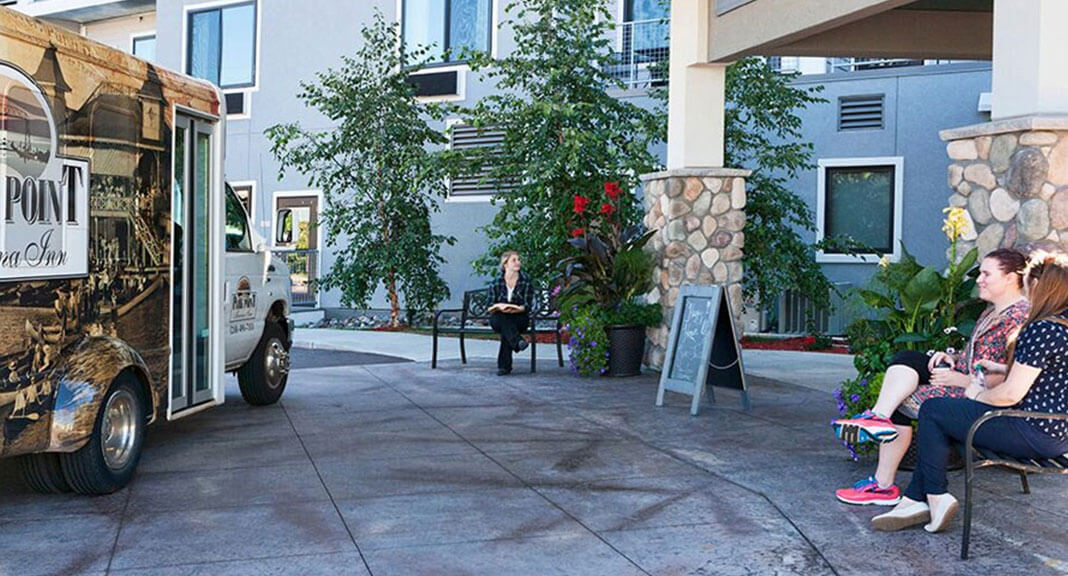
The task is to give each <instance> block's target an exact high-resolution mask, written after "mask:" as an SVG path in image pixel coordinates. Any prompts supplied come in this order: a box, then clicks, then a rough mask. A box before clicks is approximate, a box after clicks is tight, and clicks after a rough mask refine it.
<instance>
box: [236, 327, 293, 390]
mask: <svg viewBox="0 0 1068 576" xmlns="http://www.w3.org/2000/svg"><path fill="white" fill-rule="evenodd" d="M288 379H289V349H288V348H286V344H285V333H284V332H283V331H282V327H281V326H279V325H278V324H277V323H276V322H268V323H267V324H265V325H264V327H263V336H262V337H261V338H260V342H259V344H257V345H256V350H255V351H254V352H253V353H252V357H251V358H249V359H248V362H245V365H244V366H242V367H241V368H240V369H239V370H238V371H237V383H238V385H239V386H240V388H241V396H242V397H243V398H244V399H245V402H248V403H249V404H252V405H253V406H266V405H268V404H274V403H275V402H278V399H279V398H281V397H282V392H284V391H285V389H286V381H287V380H288Z"/></svg>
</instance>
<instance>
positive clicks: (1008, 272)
mask: <svg viewBox="0 0 1068 576" xmlns="http://www.w3.org/2000/svg"><path fill="white" fill-rule="evenodd" d="M1024 264H1026V261H1025V259H1024V256H1023V254H1020V253H1019V252H1017V251H1016V250H1010V249H1004V248H1003V249H1000V250H995V251H993V252H991V253H990V254H987V255H986V257H984V258H983V260H982V262H980V264H979V279H978V281H977V284H978V286H979V297H980V298H981V299H983V300H985V301H987V302H989V303H990V306H989V307H988V308H987V309H986V311H984V312H983V314H982V315H981V316H980V317H979V321H978V322H977V323H976V325H975V330H974V331H973V332H972V337H971V340H970V341H969V342H968V347H967V349H966V350H965V353H964V354H963V355H961V356H955V355H952V354H950V353H948V352H936V353H935V354H934V355H932V356H931V357H930V358H928V357H927V355H925V354H923V353H922V352H917V351H915V350H904V351H901V352H898V353H897V354H896V355H895V356H894V359H893V360H892V361H891V362H890V367H889V368H887V370H886V376H884V377H883V386H882V388H881V389H880V390H879V399H878V400H877V401H876V403H875V406H873V407H872V408H871V409H870V410H867V411H865V412H863V413H861V414H858V415H856V416H853V417H852V418H845V419H840V420H836V421H835V422H834V431H835V433H836V434H837V435H838V437H839V438H842V439H846V440H848V441H850V442H852V443H860V442H879V443H881V445H880V446H879V464H878V466H877V468H876V470H875V475H874V476H869V477H867V478H865V479H864V480H861V481H859V482H857V483H856V484H854V485H853V487H851V488H842V489H839V490H837V491H836V492H835V496H836V497H837V498H838V500H840V501H842V502H845V503H846V504H856V505H878V506H893V505H895V504H897V503H898V502H899V501H900V500H901V491H900V490H899V489H898V487H897V486H896V485H895V484H894V477H895V476H896V475H897V468H898V466H899V465H900V464H901V459H902V458H904V457H905V452H906V451H908V448H909V444H910V443H911V441H912V420H913V419H914V418H915V417H916V415H917V412H918V410H919V406H920V405H921V404H923V403H924V402H925V401H926V400H927V399H929V398H935V397H940V396H951V397H953V396H955V397H963V396H964V390H965V388H966V387H967V386H968V385H969V384H970V383H971V381H972V380H973V379H976V378H977V376H978V375H977V373H976V370H975V369H974V366H975V363H976V362H979V361H991V362H995V363H998V364H999V365H1002V366H1004V364H1005V362H1007V360H1008V354H1007V351H1008V341H1009V337H1010V334H1014V333H1015V331H1016V330H1018V329H1019V327H1020V326H1021V325H1022V324H1023V323H1024V320H1026V319H1027V312H1028V310H1029V304H1028V302H1027V298H1025V297H1024V295H1023V269H1024ZM1002 379H1003V376H1002V375H1000V374H992V375H990V377H989V378H987V381H986V385H987V386H989V387H991V388H992V387H994V386H996V385H997V384H999V383H1000V382H1001V381H1002Z"/></svg>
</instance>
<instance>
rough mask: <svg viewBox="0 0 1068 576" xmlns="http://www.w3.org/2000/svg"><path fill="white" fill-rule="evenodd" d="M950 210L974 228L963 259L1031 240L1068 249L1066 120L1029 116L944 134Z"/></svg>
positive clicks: (963, 249)
mask: <svg viewBox="0 0 1068 576" xmlns="http://www.w3.org/2000/svg"><path fill="white" fill-rule="evenodd" d="M941 137H942V139H943V140H945V141H946V142H947V144H946V152H947V154H948V155H949V158H950V161H951V163H950V165H949V169H948V172H947V178H948V180H947V183H948V184H949V187H950V188H951V189H952V190H953V194H952V195H950V197H949V205H950V206H960V207H964V208H966V209H967V211H968V217H969V218H970V219H971V222H972V224H973V226H972V230H971V231H970V232H969V233H968V234H966V235H965V236H963V237H962V240H963V242H962V243H961V244H960V245H959V246H958V251H957V253H958V255H960V254H964V253H965V252H967V250H969V249H970V248H971V247H972V246H978V247H979V253H980V254H986V253H988V252H990V251H992V250H995V249H997V248H1003V247H1012V246H1017V245H1020V244H1029V243H1043V242H1044V243H1055V244H1058V245H1060V246H1061V247H1065V246H1068V118H1060V117H1027V118H1014V119H1010V120H1000V121H995V122H990V123H987V124H979V125H976V126H968V127H965V128H956V129H952V130H944V131H942V133H941Z"/></svg>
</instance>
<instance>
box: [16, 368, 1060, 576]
mask: <svg viewBox="0 0 1068 576" xmlns="http://www.w3.org/2000/svg"><path fill="white" fill-rule="evenodd" d="M295 354H296V359H297V362H298V369H296V370H294V372H293V374H292V376H291V378H290V383H289V389H288V390H287V392H286V396H285V397H284V398H283V400H282V402H281V403H280V404H279V405H277V406H272V407H267V408H251V407H248V406H246V405H245V404H244V403H243V402H242V401H241V398H240V395H239V394H238V393H237V391H236V387H235V386H232V387H231V390H230V394H229V396H228V398H227V404H226V405H224V406H222V407H219V408H216V409H213V410H209V411H207V412H205V413H202V414H200V415H196V416H193V417H190V418H188V419H185V420H181V421H178V422H175V423H170V424H165V425H161V426H158V427H156V428H153V429H151V430H150V433H149V439H148V442H147V446H146V451H145V453H144V457H143V459H142V461H141V468H140V471H139V474H138V476H137V477H136V478H135V480H134V482H133V484H132V486H131V487H130V488H128V489H126V490H124V491H122V492H119V493H117V494H114V495H112V496H107V497H101V498H85V497H77V496H40V495H36V494H33V493H31V492H29V491H28V489H27V488H25V487H24V486H23V485H22V483H21V481H20V480H19V479H18V477H17V475H16V474H15V471H14V470H13V467H12V466H11V463H10V462H9V461H0V550H3V551H5V554H3V555H0V575H8V574H10V575H16V574H17V575H19V576H31V575H36V574H153V575H155V574H164V575H169V574H183V575H184V574H211V575H215V574H256V575H260V574H356V575H363V574H373V575H375V576H391V575H409V574H410V575H450V576H451V575H461V574H463V575H469V574H470V575H475V574H478V575H482V574H484V575H493V576H497V575H505V574H507V575H531V576H545V575H551V574H561V575H565V574H566V575H605V576H619V575H630V574H663V575H675V574H680V575H681V574H694V575H696V574H705V575H711V574H717V575H718V574H724V575H733V574H739V575H741V574H880V575H885V574H913V573H915V574H1022V573H1027V574H1058V573H1064V572H1065V571H1066V568H1068V564H1066V563H1065V562H1066V561H1068V548H1066V547H1065V542H1068V512H1066V509H1068V507H1066V506H1065V504H1066V503H1068V481H1065V480H1064V479H1063V478H1050V477H1043V478H1036V479H1034V480H1033V482H1032V488H1033V495H1031V496H1023V495H1021V494H1019V488H1018V482H1017V480H1016V478H1015V477H1014V476H1012V475H1009V474H1002V473H998V472H983V473H982V474H983V476H982V478H983V480H982V482H981V484H980V491H979V495H978V497H979V499H980V504H979V506H978V508H977V509H976V521H975V530H974V536H973V547H972V553H973V559H972V560H969V561H968V562H961V561H959V560H958V559H957V558H958V556H957V555H958V547H959V545H960V527H959V523H958V525H957V526H955V527H954V528H953V529H951V530H950V531H949V532H948V533H945V534H940V535H928V534H926V533H925V532H923V531H922V530H909V531H904V532H900V533H895V534H882V533H874V532H872V531H871V530H870V529H869V520H870V518H871V516H873V515H874V514H875V513H876V511H875V510H871V509H866V508H856V507H849V506H844V505H840V504H838V503H837V502H835V501H834V498H833V495H832V492H833V488H835V487H839V486H843V485H847V484H848V483H851V482H852V481H854V480H856V479H857V478H858V477H860V476H861V475H864V474H867V473H868V472H869V468H870V467H869V466H866V465H860V464H855V463H853V462H851V461H849V460H848V459H847V458H846V452H845V450H844V449H842V448H841V447H840V446H838V445H836V443H835V441H834V440H833V439H832V437H831V435H830V430H829V426H828V425H827V422H828V418H829V417H830V415H831V412H832V411H833V402H832V401H831V400H830V397H829V395H828V394H827V393H826V392H821V391H817V390H812V389H807V388H802V387H798V386H795V385H790V384H784V383H780V382H777V381H773V380H768V379H763V378H759V377H751V378H750V386H751V388H752V399H753V410H752V412H750V413H744V412H742V411H741V410H740V405H739V402H738V395H737V394H736V393H733V392H730V391H723V390H717V399H718V401H719V402H718V403H717V404H716V405H714V406H708V407H705V408H704V409H703V411H702V413H701V415H700V416H698V417H690V416H689V414H688V408H689V402H688V399H687V398H685V397H682V396H674V395H669V397H668V400H669V401H668V405H667V406H666V407H663V408H656V407H654V406H653V401H654V398H655V393H656V387H657V383H656V379H655V377H653V376H643V377H638V378H628V379H618V380H613V379H603V378H602V379H579V378H576V377H572V376H570V375H569V374H567V373H566V371H564V370H561V369H558V368H555V367H554V366H553V363H552V362H551V361H547V362H545V363H544V364H542V365H541V366H540V367H539V372H538V374H537V375H536V376H531V375H529V374H526V373H525V364H524V362H523V361H522V359H519V360H518V361H517V363H516V367H517V370H518V373H516V374H513V375H512V376H509V377H504V378H499V377H497V376H495V374H494V366H493V363H492V361H491V360H486V359H476V360H472V362H471V364H469V365H467V366H460V364H459V362H458V361H456V360H448V361H446V362H445V363H444V364H443V365H442V367H441V368H439V369H438V370H431V369H430V367H429V365H428V364H426V363H414V362H403V363H390V364H381V363H376V364H364V363H363V362H367V361H373V362H383V361H389V360H390V358H383V357H377V358H375V357H371V358H367V357H365V358H357V357H350V356H345V353H343V352H333V353H326V354H330V356H329V358H330V360H331V361H332V362H330V363H328V362H326V357H317V358H315V357H308V358H305V360H303V361H302V360H300V355H301V354H302V352H301V351H300V350H297V351H296V352H295ZM320 354H324V353H320ZM346 359H347V360H346ZM328 364H333V365H328ZM299 366H305V367H303V368H300V367H299ZM307 366H322V367H312V368H309V367H307ZM906 476H907V475H906ZM904 479H906V478H902V480H904ZM951 489H952V490H954V491H957V492H959V491H960V489H961V481H960V477H959V475H954V476H953V477H952V479H951ZM995 494H998V496H995Z"/></svg>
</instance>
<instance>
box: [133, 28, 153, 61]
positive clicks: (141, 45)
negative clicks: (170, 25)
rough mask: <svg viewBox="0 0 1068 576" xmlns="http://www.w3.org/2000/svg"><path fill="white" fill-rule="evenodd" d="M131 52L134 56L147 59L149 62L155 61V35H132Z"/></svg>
mask: <svg viewBox="0 0 1068 576" xmlns="http://www.w3.org/2000/svg"><path fill="white" fill-rule="evenodd" d="M131 52H133V55H134V56H137V57H138V58H141V59H142V60H148V61H149V62H155V61H156V35H155V34H146V35H144V36H134V37H133V46H132V47H131Z"/></svg>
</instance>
